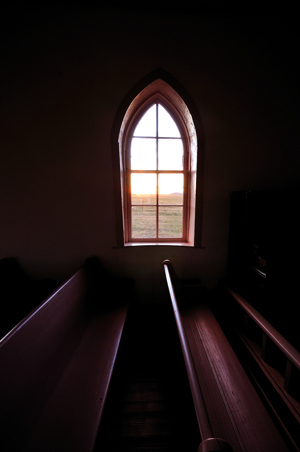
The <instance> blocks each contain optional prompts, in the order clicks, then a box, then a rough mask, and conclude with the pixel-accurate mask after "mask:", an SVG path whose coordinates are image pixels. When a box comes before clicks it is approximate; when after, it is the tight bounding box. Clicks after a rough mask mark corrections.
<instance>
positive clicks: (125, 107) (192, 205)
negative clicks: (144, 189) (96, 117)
mask: <svg viewBox="0 0 300 452" xmlns="http://www.w3.org/2000/svg"><path fill="white" fill-rule="evenodd" d="M157 96H158V97H159V100H160V102H161V103H162V104H163V105H165V104H166V105H167V107H169V108H168V111H169V112H170V110H171V112H174V114H173V115H172V117H173V118H174V115H175V117H176V118H180V121H181V124H183V128H184V130H185V131H187V137H188V139H189V164H190V186H189V188H188V192H189V193H190V196H189V203H188V205H187V222H188V225H189V226H188V229H187V237H186V240H187V241H186V242H182V241H181V242H176V241H174V240H173V239H172V240H171V241H167V240H165V239H162V241H161V242H158V241H153V242H149V241H148V240H147V241H140V240H139V241H138V242H128V241H127V240H128V239H127V237H126V234H125V229H126V222H127V201H126V198H127V196H126V190H127V187H126V184H125V179H126V178H125V174H126V173H125V160H124V155H125V153H124V148H125V143H126V140H127V139H128V133H129V131H130V129H131V127H132V123H133V121H134V120H135V119H136V118H137V116H138V115H139V113H140V112H142V111H143V110H144V108H145V106H146V104H147V103H148V104H149V103H151V101H152V102H153V101H154V100H155V97H157ZM175 122H176V120H175ZM111 146H112V151H113V153H112V164H113V181H114V196H115V198H114V199H115V202H114V204H115V219H116V223H115V227H116V245H115V246H114V248H124V247H128V246H141V245H177V246H183V247H195V248H199V249H202V248H203V247H202V244H201V237H202V218H203V163H204V132H203V125H202V121H201V117H200V115H199V113H198V110H197V107H196V105H195V104H194V102H193V100H192V98H191V97H190V95H189V94H188V92H187V91H186V90H185V88H184V87H183V86H182V85H181V84H180V83H178V81H177V80H176V79H174V77H173V76H171V75H170V74H168V73H167V72H166V71H164V70H163V69H161V68H158V69H155V70H154V71H153V72H151V73H150V74H148V75H147V76H145V77H144V78H143V79H141V80H140V81H139V82H137V83H136V85H135V86H133V87H132V88H131V89H130V90H129V91H128V93H127V94H126V96H125V97H124V99H123V100H122V102H121V104H120V105H119V108H118V110H117V112H116V116H115V120H114V123H113V126H112V131H111Z"/></svg>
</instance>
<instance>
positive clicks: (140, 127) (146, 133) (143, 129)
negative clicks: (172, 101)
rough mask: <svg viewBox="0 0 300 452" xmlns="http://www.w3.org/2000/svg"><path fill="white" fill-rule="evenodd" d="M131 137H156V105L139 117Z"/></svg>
mask: <svg viewBox="0 0 300 452" xmlns="http://www.w3.org/2000/svg"><path fill="white" fill-rule="evenodd" d="M133 135H134V136H135V137H155V136H156V105H152V107H150V108H149V109H148V110H147V111H146V113H145V114H144V115H143V116H142V117H141V119H140V120H139V122H138V124H137V126H136V128H135V131H134V133H133Z"/></svg>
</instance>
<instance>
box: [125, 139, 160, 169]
mask: <svg viewBox="0 0 300 452" xmlns="http://www.w3.org/2000/svg"><path fill="white" fill-rule="evenodd" d="M130 165H131V169H133V170H155V169H156V140H155V139H152V138H132V141H131V148H130Z"/></svg>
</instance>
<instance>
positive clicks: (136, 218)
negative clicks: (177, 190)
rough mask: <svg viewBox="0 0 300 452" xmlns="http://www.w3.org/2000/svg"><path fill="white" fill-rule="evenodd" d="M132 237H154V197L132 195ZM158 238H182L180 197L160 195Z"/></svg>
mask: <svg viewBox="0 0 300 452" xmlns="http://www.w3.org/2000/svg"><path fill="white" fill-rule="evenodd" d="M132 204H135V206H133V207H132V237H133V238H136V239H137V238H155V237H156V207H155V205H154V206H153V205H152V206H151V204H155V195H132ZM158 211H159V214H158V230H159V232H158V236H159V238H180V237H181V236H182V211H183V209H182V195H177V194H172V195H161V196H160V199H159V209H158Z"/></svg>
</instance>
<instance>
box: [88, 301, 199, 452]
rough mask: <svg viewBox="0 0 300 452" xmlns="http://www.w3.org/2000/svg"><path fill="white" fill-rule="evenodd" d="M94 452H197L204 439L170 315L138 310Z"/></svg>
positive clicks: (158, 309)
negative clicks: (201, 438)
mask: <svg viewBox="0 0 300 452" xmlns="http://www.w3.org/2000/svg"><path fill="white" fill-rule="evenodd" d="M128 320H129V322H128V324H127V328H126V331H125V334H124V337H123V340H122V347H121V349H120V353H119V356H118V360H117V364H116V368H115V372H114V376H113V380H112V384H111V388H110V394H109V398H108V401H107V404H106V409H105V413H104V416H103V422H102V423H101V427H100V430H99V435H98V440H97V443H96V447H95V452H99V451H101V452H129V451H130V452H135V451H157V452H167V451H172V452H177V451H181V452H182V451H184V452H190V451H191V452H192V451H193V452H195V451H196V450H197V447H198V445H199V443H200V437H199V432H198V427H197V422H196V417H195V412H194V407H193V403H192V398H191V394H190V390H189V385H188V380H187V375H186V371H185V367H184V362H183V358H182V354H181V350H180V344H179V339H178V336H177V331H176V327H175V323H174V319H173V314H172V312H171V310H169V309H168V308H166V307H164V306H160V307H159V306H155V305H154V306H152V307H150V306H144V307H137V306H136V307H134V308H133V309H132V311H131V313H130V316H129V319H128Z"/></svg>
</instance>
